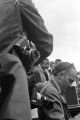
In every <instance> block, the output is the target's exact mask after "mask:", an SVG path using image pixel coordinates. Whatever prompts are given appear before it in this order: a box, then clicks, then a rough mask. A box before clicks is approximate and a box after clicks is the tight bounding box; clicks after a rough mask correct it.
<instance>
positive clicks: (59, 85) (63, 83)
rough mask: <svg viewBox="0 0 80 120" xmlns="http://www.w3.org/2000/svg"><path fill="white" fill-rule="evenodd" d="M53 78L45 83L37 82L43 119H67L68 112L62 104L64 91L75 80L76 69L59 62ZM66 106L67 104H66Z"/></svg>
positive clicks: (63, 102) (40, 115)
mask: <svg viewBox="0 0 80 120" xmlns="http://www.w3.org/2000/svg"><path fill="white" fill-rule="evenodd" d="M53 74H54V79H50V80H49V81H48V82H46V83H45V84H43V83H38V84H37V85H36V86H37V91H38V92H39V93H40V95H41V98H40V96H39V95H38V96H39V98H38V99H41V100H42V108H41V109H42V110H43V112H44V115H45V120H68V119H69V114H66V113H65V110H64V108H63V104H65V106H66V102H65V97H64V95H65V91H66V90H68V87H69V86H72V85H73V83H74V81H76V76H77V71H76V68H75V66H74V65H73V64H71V63H68V62H61V63H59V64H57V65H56V66H55V68H54V71H53ZM66 108H67V106H66ZM66 112H67V113H68V109H66ZM42 116H43V115H42V112H40V109H39V117H40V119H41V120H42V119H44V118H42Z"/></svg>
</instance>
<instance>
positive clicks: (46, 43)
mask: <svg viewBox="0 0 80 120" xmlns="http://www.w3.org/2000/svg"><path fill="white" fill-rule="evenodd" d="M17 1H19V2H18V3H19V4H17V3H16V0H0V52H2V51H3V50H4V49H5V48H6V47H8V46H9V45H10V44H11V43H12V42H13V41H14V40H15V39H16V38H18V35H19V34H21V33H22V32H23V31H25V33H26V34H27V37H28V39H29V40H30V41H32V42H33V43H34V44H35V45H36V47H37V49H38V50H39V52H40V53H41V58H40V59H41V60H42V59H44V58H45V57H47V56H48V55H50V53H51V52H52V49H53V37H52V35H51V34H50V33H48V31H47V30H46V27H45V26H44V21H43V20H42V18H41V16H40V15H39V13H38V11H37V10H36V8H35V6H34V4H33V3H32V1H31V0H17ZM19 12H20V14H19ZM20 18H21V19H20ZM21 23H22V24H21ZM22 27H23V28H22Z"/></svg>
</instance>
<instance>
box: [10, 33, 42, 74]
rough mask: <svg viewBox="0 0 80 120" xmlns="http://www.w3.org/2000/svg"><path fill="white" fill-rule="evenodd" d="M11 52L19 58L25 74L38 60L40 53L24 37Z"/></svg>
mask: <svg viewBox="0 0 80 120" xmlns="http://www.w3.org/2000/svg"><path fill="white" fill-rule="evenodd" d="M12 51H14V52H15V53H16V54H17V56H18V57H19V58H20V60H21V62H22V64H23V66H24V68H25V69H26V73H27V74H28V73H29V72H30V71H31V70H32V69H33V68H34V66H35V63H36V62H37V61H38V60H39V58H40V53H39V51H38V50H37V49H36V47H35V45H34V43H32V42H30V41H29V40H28V39H27V38H26V36H25V35H23V36H22V37H21V39H20V40H19V41H18V42H17V43H16V44H15V45H13V48H12Z"/></svg>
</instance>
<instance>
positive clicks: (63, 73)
mask: <svg viewBox="0 0 80 120" xmlns="http://www.w3.org/2000/svg"><path fill="white" fill-rule="evenodd" d="M53 74H54V77H55V80H56V82H57V83H58V85H59V86H60V88H61V91H62V92H64V91H65V90H67V89H68V87H69V86H70V87H72V85H73V83H74V82H76V78H77V70H76V68H75V66H74V64H71V63H68V62H61V63H59V64H57V65H56V66H55V68H54V71H53Z"/></svg>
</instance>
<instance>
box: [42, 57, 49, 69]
mask: <svg viewBox="0 0 80 120" xmlns="http://www.w3.org/2000/svg"><path fill="white" fill-rule="evenodd" d="M41 66H42V69H48V68H49V60H48V59H47V58H46V59H44V60H43V61H42V63H41Z"/></svg>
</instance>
